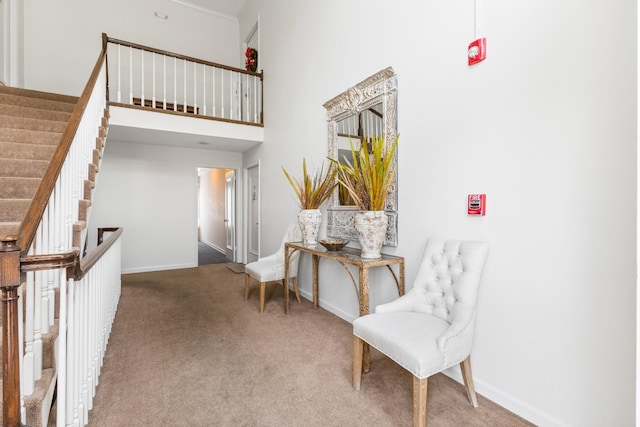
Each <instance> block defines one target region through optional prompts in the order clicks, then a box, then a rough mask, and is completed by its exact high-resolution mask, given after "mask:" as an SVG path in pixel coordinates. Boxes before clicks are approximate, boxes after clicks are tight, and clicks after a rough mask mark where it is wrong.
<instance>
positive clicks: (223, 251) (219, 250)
mask: <svg viewBox="0 0 640 427" xmlns="http://www.w3.org/2000/svg"><path fill="white" fill-rule="evenodd" d="M200 241H201V242H202V243H204V244H205V245H207V246H209V247H210V248H211V249H214V250H216V251H218V252H220V253H221V254H226V252H227V251H226V250H225V249H222V248H219V247H218V246H216V245H215V244H213V243H211V242H207V241H206V240H202V239H201V240H200Z"/></svg>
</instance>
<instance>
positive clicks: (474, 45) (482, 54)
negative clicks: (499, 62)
mask: <svg viewBox="0 0 640 427" xmlns="http://www.w3.org/2000/svg"><path fill="white" fill-rule="evenodd" d="M467 57H468V59H469V65H473V64H477V63H478V62H480V61H482V60H484V59H485V58H486V57H487V39H486V38H484V37H483V38H481V39H477V40H474V41H472V42H471V44H470V45H469V49H468V50H467Z"/></svg>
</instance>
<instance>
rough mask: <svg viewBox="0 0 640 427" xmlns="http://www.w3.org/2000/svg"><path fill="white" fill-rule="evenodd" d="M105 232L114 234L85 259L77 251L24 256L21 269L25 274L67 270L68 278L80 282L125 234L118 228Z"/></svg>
mask: <svg viewBox="0 0 640 427" xmlns="http://www.w3.org/2000/svg"><path fill="white" fill-rule="evenodd" d="M101 230H102V229H101ZM105 230H106V231H113V232H114V233H113V234H112V235H110V236H109V237H108V238H107V240H105V241H104V242H101V244H99V245H98V246H97V247H96V248H95V249H93V250H92V251H91V252H89V253H88V254H87V255H86V256H85V257H83V258H80V251H78V250H77V249H74V250H73V251H71V252H65V253H61V254H47V255H22V256H21V257H20V269H21V271H22V272H23V273H24V272H27V271H41V270H53V269H56V268H66V269H67V277H68V278H73V279H74V280H80V279H82V278H83V277H84V276H85V275H86V274H87V272H89V270H91V268H92V267H93V266H94V265H95V263H96V262H98V261H99V260H100V258H101V257H102V256H103V255H104V254H105V253H106V252H107V251H108V250H109V249H110V248H111V246H113V244H114V243H115V242H116V241H117V240H118V238H119V237H120V236H121V235H122V232H123V229H122V228H118V227H110V228H107V229H105Z"/></svg>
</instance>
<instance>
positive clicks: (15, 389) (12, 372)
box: [0, 236, 22, 427]
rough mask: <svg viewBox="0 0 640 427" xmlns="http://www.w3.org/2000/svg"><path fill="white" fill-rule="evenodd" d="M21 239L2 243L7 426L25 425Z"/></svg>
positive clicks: (0, 265)
mask: <svg viewBox="0 0 640 427" xmlns="http://www.w3.org/2000/svg"><path fill="white" fill-rule="evenodd" d="M18 240H19V238H18V237H15V236H5V237H3V238H2V239H0V289H2V369H3V372H2V374H3V381H4V382H3V405H4V406H3V420H4V423H3V424H4V426H9V427H14V426H20V425H22V424H21V423H22V421H21V417H20V342H19V338H18V288H19V287H20V246H19V245H18Z"/></svg>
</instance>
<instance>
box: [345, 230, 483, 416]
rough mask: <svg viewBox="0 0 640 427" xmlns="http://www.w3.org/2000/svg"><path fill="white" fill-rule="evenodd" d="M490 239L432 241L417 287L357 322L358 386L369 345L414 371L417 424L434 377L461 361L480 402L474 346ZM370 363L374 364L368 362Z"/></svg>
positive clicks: (355, 381)
mask: <svg viewBox="0 0 640 427" xmlns="http://www.w3.org/2000/svg"><path fill="white" fill-rule="evenodd" d="M488 251H489V245H488V243H485V242H465V241H455V240H448V241H439V240H435V239H430V240H428V241H427V244H426V247H425V251H424V255H423V257H422V261H421V263H420V267H419V269H418V273H417V275H416V279H415V282H414V284H413V287H412V288H411V289H410V290H409V291H408V292H407V293H406V294H405V295H403V296H401V297H400V298H398V299H396V300H394V301H391V302H389V303H387V304H382V305H379V306H377V307H376V309H375V313H373V314H369V315H366V316H362V317H360V318H358V319H356V320H355V321H354V322H353V336H354V351H353V387H354V388H355V389H356V390H360V382H361V378H362V370H363V364H362V362H363V354H364V353H365V344H369V345H371V346H372V347H374V348H376V349H378V350H379V351H381V352H382V353H384V354H385V355H387V356H388V357H389V358H391V359H392V360H394V361H395V362H396V363H398V364H399V365H400V366H402V367H403V368H405V369H406V370H408V371H409V372H411V374H413V419H414V426H424V425H425V421H426V412H427V379H428V377H429V376H431V375H433V374H436V373H438V372H440V371H443V370H445V369H447V368H449V367H451V366H454V365H456V364H460V367H461V369H462V377H463V379H464V383H465V386H466V388H467V395H468V397H469V400H470V402H471V404H472V405H473V406H474V407H477V406H478V401H477V398H476V393H475V390H474V387H473V380H472V377H471V358H470V354H471V345H472V342H473V330H474V322H475V314H476V300H477V296H478V287H479V284H480V276H481V274H482V270H483V267H484V263H485V260H486V258H487V254H488ZM366 368H368V367H366Z"/></svg>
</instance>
